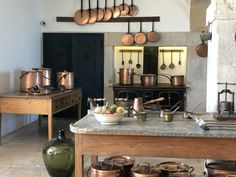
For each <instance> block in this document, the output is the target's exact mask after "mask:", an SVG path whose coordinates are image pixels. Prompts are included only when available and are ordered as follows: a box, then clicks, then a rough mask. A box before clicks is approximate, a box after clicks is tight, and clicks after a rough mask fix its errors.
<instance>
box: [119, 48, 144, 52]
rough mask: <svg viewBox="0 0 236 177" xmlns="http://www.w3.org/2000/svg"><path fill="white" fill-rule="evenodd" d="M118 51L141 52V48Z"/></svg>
mask: <svg viewBox="0 0 236 177" xmlns="http://www.w3.org/2000/svg"><path fill="white" fill-rule="evenodd" d="M119 52H129V53H130V52H142V50H139V49H120V50H119Z"/></svg>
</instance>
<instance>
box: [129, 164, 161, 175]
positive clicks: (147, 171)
mask: <svg viewBox="0 0 236 177" xmlns="http://www.w3.org/2000/svg"><path fill="white" fill-rule="evenodd" d="M160 173H161V171H160V170H159V169H158V168H156V167H155V166H153V165H150V164H148V163H144V164H140V165H137V166H135V167H133V168H132V169H131V176H132V177H159V176H160Z"/></svg>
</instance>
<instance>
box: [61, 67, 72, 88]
mask: <svg viewBox="0 0 236 177" xmlns="http://www.w3.org/2000/svg"><path fill="white" fill-rule="evenodd" d="M57 85H58V86H63V87H64V88H65V89H73V88H74V73H73V72H68V71H64V72H57Z"/></svg>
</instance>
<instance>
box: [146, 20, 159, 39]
mask: <svg viewBox="0 0 236 177" xmlns="http://www.w3.org/2000/svg"><path fill="white" fill-rule="evenodd" d="M147 38H148V41H149V42H156V41H157V40H158V34H157V32H156V31H154V21H152V31H150V32H149V33H148V34H147Z"/></svg>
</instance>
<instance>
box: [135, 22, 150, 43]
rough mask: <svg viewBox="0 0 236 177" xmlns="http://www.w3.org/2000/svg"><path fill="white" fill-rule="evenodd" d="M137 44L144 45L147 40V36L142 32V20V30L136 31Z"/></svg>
mask: <svg viewBox="0 0 236 177" xmlns="http://www.w3.org/2000/svg"><path fill="white" fill-rule="evenodd" d="M134 40H135V43H136V44H139V45H142V44H145V43H146V42H147V36H146V35H145V34H144V33H143V32H142V21H140V32H138V33H136V34H135V36H134Z"/></svg>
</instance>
